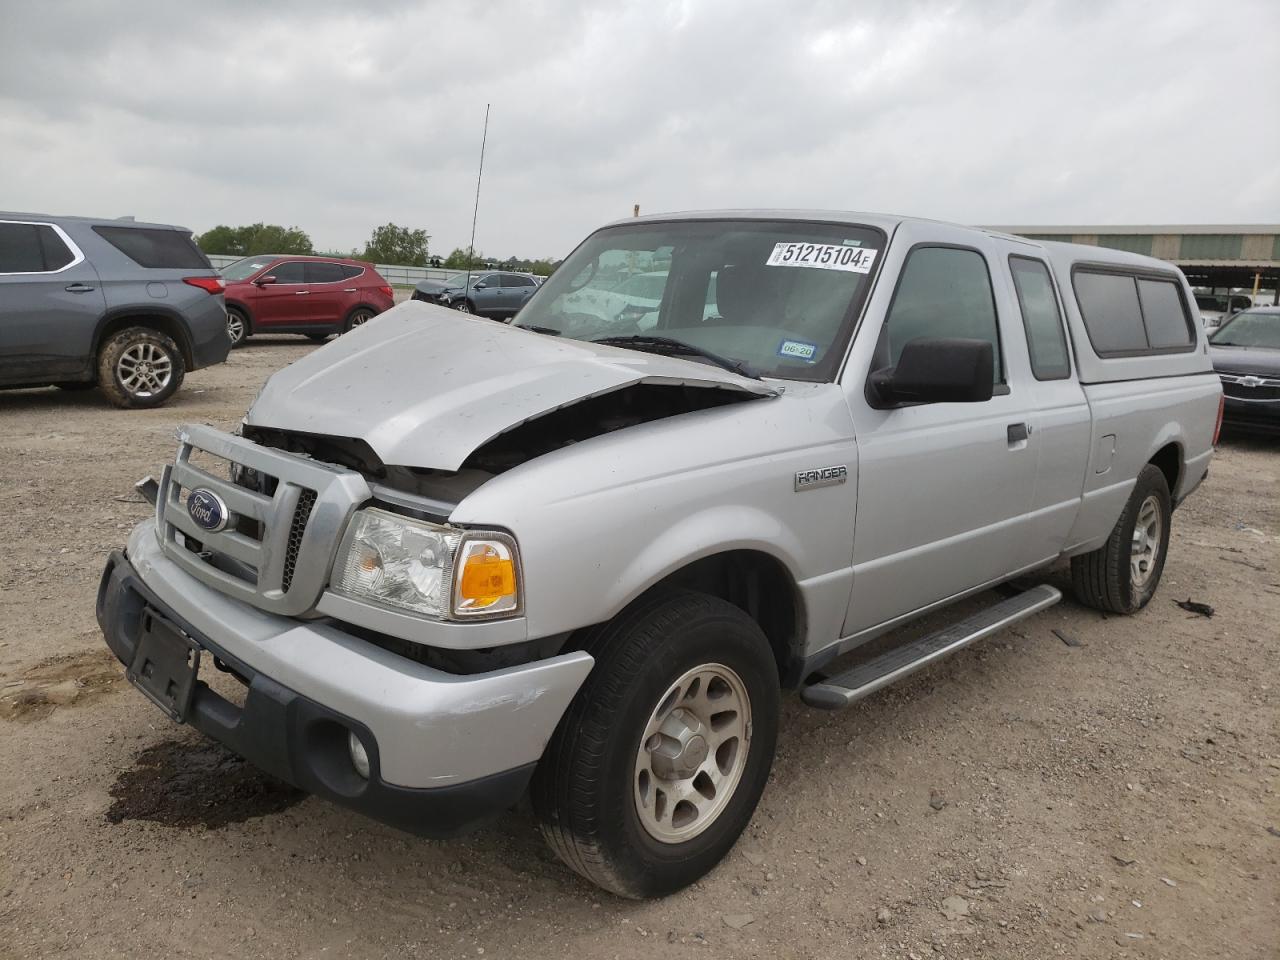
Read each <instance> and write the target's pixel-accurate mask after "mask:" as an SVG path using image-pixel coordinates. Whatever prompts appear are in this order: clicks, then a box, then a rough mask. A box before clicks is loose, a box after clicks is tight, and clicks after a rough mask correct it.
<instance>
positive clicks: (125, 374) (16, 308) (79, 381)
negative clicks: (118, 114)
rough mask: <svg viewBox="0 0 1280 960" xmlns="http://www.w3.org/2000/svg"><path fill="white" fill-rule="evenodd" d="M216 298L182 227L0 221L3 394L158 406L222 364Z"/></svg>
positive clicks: (215, 283) (223, 342)
mask: <svg viewBox="0 0 1280 960" xmlns="http://www.w3.org/2000/svg"><path fill="white" fill-rule="evenodd" d="M222 289H223V283H222V278H221V277H219V276H218V273H217V271H216V270H214V269H213V267H212V266H211V265H210V263H209V260H208V258H207V257H206V256H205V255H204V254H203V253H201V252H200V248H199V247H197V246H196V245H195V242H194V241H193V240H192V239H191V231H190V230H187V229H185V228H184V227H174V226H168V225H166V224H159V223H138V222H137V221H134V220H132V219H124V220H100V219H94V218H91V217H50V216H43V215H40V214H32V213H0V387H3V388H9V387H44V386H58V387H62V388H63V389H65V390H81V389H91V388H92V387H94V386H95V385H96V386H97V387H98V388H99V389H100V390H101V391H102V393H103V394H104V395H105V396H106V398H107V399H108V400H110V401H111V403H113V404H115V405H116V406H118V407H155V406H159V405H160V404H162V403H164V402H165V401H166V400H168V399H169V398H170V397H171V396H173V394H174V393H175V392H176V391H177V389H178V387H180V386H181V385H182V380H183V378H184V377H185V376H186V374H187V372H188V371H191V370H198V369H200V368H201V367H207V366H209V365H210V364H214V363H222V361H224V360H226V359H227V351H228V350H229V349H230V347H231V344H230V341H229V340H228V339H227V316H226V312H225V310H224V309H223V301H222Z"/></svg>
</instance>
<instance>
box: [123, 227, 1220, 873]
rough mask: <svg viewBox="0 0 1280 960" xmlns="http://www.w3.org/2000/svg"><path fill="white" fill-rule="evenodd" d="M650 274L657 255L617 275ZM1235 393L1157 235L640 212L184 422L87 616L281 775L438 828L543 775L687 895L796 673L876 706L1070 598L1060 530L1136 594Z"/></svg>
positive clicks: (495, 806) (351, 337)
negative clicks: (1144, 241)
mask: <svg viewBox="0 0 1280 960" xmlns="http://www.w3.org/2000/svg"><path fill="white" fill-rule="evenodd" d="M639 275H644V276H646V277H648V278H650V280H652V278H653V277H655V276H658V277H660V279H661V285H662V290H661V296H660V297H659V298H656V299H654V300H652V301H650V302H649V303H647V304H644V305H640V306H639V307H637V306H636V305H634V304H632V305H629V306H628V308H627V309H625V310H614V309H613V308H612V307H611V306H610V304H611V303H612V302H613V300H614V299H616V298H611V297H609V296H607V294H608V292H609V291H611V290H614V289H616V288H617V287H619V286H620V285H622V284H624V283H625V282H626V281H627V280H628V279H629V278H631V277H635V276H639ZM1221 398H1222V390H1221V386H1220V383H1219V380H1218V377H1217V376H1216V375H1215V374H1214V372H1213V368H1212V365H1211V363H1210V360H1209V356H1208V353H1207V348H1206V344H1205V337H1204V332H1203V330H1202V326H1201V324H1200V323H1199V320H1198V318H1197V316H1196V312H1195V299H1194V297H1193V295H1192V292H1191V290H1190V288H1189V287H1188V286H1187V283H1186V281H1185V280H1184V278H1183V277H1182V275H1181V274H1180V273H1179V272H1178V271H1177V270H1176V269H1174V268H1173V267H1171V266H1170V265H1169V264H1167V263H1163V262H1161V261H1159V260H1153V259H1151V258H1149V257H1142V256H1137V255H1135V254H1131V253H1125V252H1121V251H1116V250H1105V249H1100V248H1096V247H1085V246H1073V245H1070V244H1061V243H1039V242H1031V241H1028V240H1024V239H1021V238H1018V237H1013V236H1004V235H1000V234H996V233H991V232H987V231H983V230H978V229H970V228H966V227H960V226H952V225H948V224H945V223H937V222H933V221H926V220H912V219H906V218H901V217H889V216H879V215H869V214H852V213H821V212H793V211H753V212H741V211H732V212H716V213H691V214H682V215H671V216H658V217H649V218H638V219H629V220H626V221H624V222H620V223H616V224H612V225H610V226H606V227H604V228H602V229H600V230H597V231H596V232H595V233H593V234H591V235H590V236H589V237H588V238H587V239H586V240H585V241H583V242H582V244H581V245H580V246H579V247H578V248H577V249H576V250H575V251H574V252H573V253H572V254H571V255H570V256H569V257H568V259H567V260H565V262H564V263H563V265H562V266H561V267H560V268H559V269H558V270H557V271H556V272H555V274H554V275H553V276H552V277H551V278H550V279H549V280H547V282H546V283H545V284H543V285H542V286H541V287H539V289H538V290H537V291H536V292H535V293H534V294H533V296H532V298H531V299H530V300H529V302H528V304H527V305H526V306H525V307H524V308H523V309H522V310H521V311H520V313H519V314H517V315H516V316H515V318H514V319H513V320H512V321H511V322H510V323H494V322H492V321H491V320H484V319H476V318H474V317H470V316H466V315H463V314H460V313H458V312H456V311H453V310H449V309H446V308H443V307H440V306H438V305H435V304H428V303H422V302H410V303H405V304H401V305H400V306H397V307H395V308H394V309H392V310H389V311H387V312H386V313H385V314H383V315H381V316H379V317H377V318H375V319H374V320H372V321H370V322H369V323H368V324H365V325H364V326H361V327H359V328H357V329H356V330H353V331H352V332H351V333H350V334H348V335H347V336H345V337H342V338H341V339H340V340H338V341H336V342H334V343H331V344H329V345H327V346H325V347H323V348H322V349H319V350H316V351H315V352H313V353H311V354H309V355H308V356H306V357H304V358H303V359H301V360H298V361H297V362H295V363H293V364H291V365H290V366H288V367H287V368H285V369H283V370H281V371H279V372H278V373H276V374H275V375H274V376H272V377H271V378H270V379H269V380H268V381H267V383H266V385H265V386H264V388H263V390H262V392H261V394H260V395H259V396H258V398H257V399H256V400H255V402H254V403H253V405H252V407H251V408H250V410H249V412H248V414H247V415H246V416H245V418H244V420H243V423H242V425H241V427H240V429H239V430H238V431H237V433H236V434H235V435H231V434H227V433H222V432H219V431H217V430H214V429H211V428H209V427H206V426H187V427H184V428H182V430H181V433H180V443H179V446H178V451H177V456H176V459H175V460H174V461H173V462H172V463H171V464H169V465H168V466H166V467H165V468H164V470H163V473H162V475H161V477H160V480H159V481H158V483H157V482H156V481H143V483H142V485H141V488H142V489H143V491H144V492H145V493H146V494H147V495H148V496H149V498H151V499H153V500H154V502H155V508H156V509H155V517H154V519H152V520H148V521H147V522H146V523H143V524H142V525H140V526H138V527H137V529H135V530H134V531H133V533H132V535H131V536H130V537H129V541H128V545H127V549H126V550H125V551H124V552H117V553H115V554H113V555H112V556H111V558H110V560H109V562H108V564H107V568H106V571H105V573H104V575H103V578H102V586H101V590H100V592H99V597H98V619H99V622H100V623H101V626H102V629H103V632H104V634H105V636H106V640H107V644H108V645H109V646H110V648H111V649H112V651H114V653H115V655H116V656H117V657H118V658H119V659H120V661H121V662H122V663H123V664H124V667H125V670H126V672H127V675H128V677H129V679H130V680H131V681H132V682H133V683H134V685H135V686H136V687H137V688H138V690H140V691H141V692H142V693H143V694H145V695H146V696H147V697H149V698H150V699H151V700H153V701H154V702H155V703H156V705H157V706H158V707H159V708H160V709H161V710H163V711H164V712H165V713H166V714H168V716H170V717H171V718H172V719H174V720H175V721H178V722H185V723H189V724H191V725H192V726H194V727H195V728H196V729H198V730H201V731H203V732H204V733H205V734H207V735H209V736H210V737H213V738H214V739H215V740H218V741H220V742H221V743H223V744H225V745H227V746H228V747H230V748H231V749H232V750H234V751H236V752H237V753H239V754H240V755H242V756H243V757H245V758H246V759H248V760H249V761H251V762H253V763H255V764H257V765H258V766H259V767H261V768H262V769H263V770H266V771H269V772H270V773H272V774H274V775H275V776H277V777H279V778H281V779H282V780H286V781H288V782H289V783H292V784H294V785H296V786H298V787H301V788H302V789H304V790H307V791H310V792H311V793H314V794H316V795H318V796H321V797H325V798H328V799H329V800H332V801H334V802H336V803H340V804H343V805H345V806H347V807H350V808H351V809H353V810H357V811H359V812H361V813H364V814H367V815H368V816H370V817H373V818H375V819H378V820H381V821H383V822H385V823H388V824H392V825H394V826H396V827H399V828H401V829H404V830H407V831H411V832H413V833H417V834H421V835H425V836H431V837H442V836H448V835H451V834H454V833H456V832H457V831H459V830H461V829H463V828H465V827H468V826H471V825H474V824H476V823H478V822H481V821H483V820H485V819H487V818H490V817H493V816H495V815H497V814H498V813H500V812H501V811H503V810H505V809H507V808H508V807H510V806H512V805H513V804H515V803H516V802H517V801H519V800H520V799H521V798H522V797H524V796H525V795H526V793H527V794H528V795H529V796H530V798H531V800H532V806H533V809H534V810H535V811H536V813H537V816H538V818H539V819H540V821H541V824H542V829H543V831H544V832H545V834H546V837H547V839H548V840H549V842H550V844H551V846H552V847H553V848H554V849H555V851H556V852H557V853H558V854H559V856H560V857H561V858H562V859H563V860H564V862H565V863H566V864H567V865H568V866H569V867H571V868H572V869H573V870H576V871H577V872H578V873H580V874H581V875H582V876H584V877H586V878H587V879H588V880H591V881H592V882H594V883H596V884H598V885H600V886H601V887H603V888H605V889H607V890H610V891H613V892H614V893H617V894H620V895H623V896H628V897H649V896H659V895H663V894H666V893H669V892H671V891H674V890H676V889H678V888H680V887H682V886H684V885H686V884H688V883H690V882H692V881H693V880H695V879H697V878H698V877H700V876H702V875H703V874H704V873H706V872H707V871H708V870H710V869H711V868H712V867H713V866H714V865H715V864H716V863H717V862H718V861H719V860H720V859H721V858H722V857H723V856H724V855H725V854H726V852H727V851H728V850H729V849H730V847H732V845H733V843H734V842H735V840H736V838H737V837H738V835H739V834H740V833H741V832H742V830H743V829H744V828H745V826H746V825H747V823H748V821H749V820H750V818H751V816H752V813H753V811H754V809H755V806H756V804H757V802H758V801H759V799H760V796H761V793H762V791H763V790H764V788H765V782H766V779H767V777H768V774H769V768H770V764H771V763H772V760H773V754H774V742H775V738H776V735H777V730H778V717H779V700H780V697H781V695H782V693H783V692H784V691H789V690H798V692H799V696H800V697H801V698H802V700H803V701H804V702H805V703H806V704H809V705H810V706H813V707H816V708H823V709H836V708H840V707H844V706H847V705H848V704H850V703H853V702H855V701H857V700H858V699H859V698H861V697H865V696H867V695H868V694H870V693H872V692H874V691H876V690H878V689H880V688H881V687H883V686H885V685H886V684H888V683H890V682H892V681H894V680H896V679H898V678H899V677H902V676H904V675H906V674H908V673H910V672H911V671H913V670H916V669H919V668H921V667H923V666H925V665H926V664H929V663H932V662H934V661H936V660H937V659H938V658H940V657H943V656H945V655H946V654H948V653H950V652H952V651H954V650H956V649H958V648H961V647H963V646H965V645H966V644H970V643H973V642H975V641H977V640H980V639H981V638H983V637H986V636H989V635H991V634H992V633H994V632H996V631H998V630H1001V629H1003V628H1004V627H1006V626H1008V625H1009V624H1011V623H1014V622H1016V621H1018V620H1020V619H1022V618H1025V617H1030V616H1033V615H1035V614H1036V613H1037V612H1039V611H1041V610H1044V609H1045V608H1046V607H1049V606H1051V605H1052V604H1054V603H1057V602H1058V601H1059V600H1060V599H1061V595H1060V592H1059V590H1058V589H1056V588H1055V587H1054V586H1052V585H1051V584H1048V583H1044V582H1042V581H1043V577H1040V578H1037V577H1036V573H1037V572H1038V571H1044V570H1045V569H1046V568H1048V567H1050V566H1052V565H1054V564H1056V563H1059V562H1061V563H1062V565H1063V566H1064V567H1065V566H1068V565H1069V567H1070V580H1071V583H1072V586H1073V588H1074V593H1075V595H1076V599H1077V600H1078V601H1079V602H1081V603H1083V604H1086V605H1088V606H1090V607H1094V608H1096V609H1098V610H1104V611H1107V612H1109V613H1113V614H1140V611H1141V610H1142V608H1143V607H1144V606H1145V605H1146V604H1147V603H1148V601H1150V599H1151V597H1152V594H1153V593H1154V592H1155V590H1156V588H1157V586H1158V584H1159V582H1160V574H1161V570H1162V569H1163V567H1164V563H1165V555H1166V551H1167V550H1168V547H1169V533H1170V524H1171V523H1172V520H1173V513H1174V510H1175V508H1176V507H1177V505H1178V504H1179V503H1181V501H1182V500H1183V499H1184V498H1185V497H1187V496H1188V495H1189V494H1190V493H1191V492H1192V491H1193V490H1194V489H1195V488H1196V486H1197V485H1198V484H1199V483H1200V482H1201V481H1202V480H1203V479H1204V477H1205V474H1206V471H1207V469H1208V465H1209V459H1210V457H1211V455H1212V451H1213V446H1214V442H1215V439H1216V432H1217V428H1218V423H1219V419H1220V415H1221ZM1014 578H1017V581H1016V584H1010V583H1008V582H1009V581H1013V580H1014ZM1000 584H1006V586H1005V588H1004V590H1003V591H1001V592H991V588H992V587H995V586H996V585H1000ZM975 594H982V597H981V598H979V599H978V600H975V601H974V602H973V603H970V604H966V606H965V609H966V611H969V610H972V609H974V605H975V603H978V604H979V606H978V607H977V612H976V613H966V615H964V616H962V617H961V616H957V617H954V618H953V622H951V623H950V624H949V625H948V626H946V627H945V628H943V629H941V630H939V631H938V632H935V633H933V634H930V635H928V636H925V637H923V638H920V639H912V640H910V641H900V642H898V643H896V644H895V643H893V642H892V641H893V637H892V636H886V637H883V639H882V640H881V641H880V642H879V643H877V644H875V645H874V646H873V647H872V646H867V644H868V642H869V641H871V640H874V639H876V638H880V637H882V635H885V634H889V633H890V632H891V631H894V630H895V628H897V627H899V626H901V625H903V624H905V623H907V622H908V621H911V620H913V619H914V618H917V617H920V616H921V615H923V614H926V613H930V612H933V611H936V610H938V609H939V608H940V607H943V606H945V605H947V604H951V603H953V602H954V601H956V600H959V599H961V598H964V597H970V596H971V595H975ZM980 601H985V605H981V602H980ZM214 669H217V670H223V671H226V672H227V673H229V674H230V675H231V676H232V677H234V678H236V679H237V680H238V681H239V682H240V683H241V684H243V685H244V689H243V690H242V691H241V696H240V697H238V698H232V699H228V698H227V697H225V696H223V695H222V694H221V693H219V692H217V691H216V690H215V689H213V688H211V687H210V686H209V685H207V684H206V683H205V680H206V679H207V678H208V676H209V673H210V671H211V670H214ZM221 686H222V688H223V689H226V690H228V691H230V690H231V689H233V688H231V687H227V686H226V685H225V684H223V685H221Z"/></svg>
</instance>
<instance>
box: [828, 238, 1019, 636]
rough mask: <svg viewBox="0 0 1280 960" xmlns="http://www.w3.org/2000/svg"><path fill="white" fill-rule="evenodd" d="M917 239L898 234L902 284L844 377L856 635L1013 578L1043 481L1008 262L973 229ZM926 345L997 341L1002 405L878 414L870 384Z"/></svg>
mask: <svg viewBox="0 0 1280 960" xmlns="http://www.w3.org/2000/svg"><path fill="white" fill-rule="evenodd" d="M911 230H915V231H916V232H917V233H920V232H921V230H922V227H921V226H917V225H904V226H903V227H901V228H899V232H898V235H897V237H896V238H895V245H894V246H895V250H896V251H902V250H904V249H905V250H906V251H907V252H906V253H905V254H902V253H899V254H898V256H897V257H895V256H892V255H891V256H890V257H889V258H888V259H887V260H886V263H885V268H886V271H887V272H886V276H887V277H894V276H897V278H898V279H897V285H896V287H894V288H892V289H891V290H885V288H884V280H883V279H882V283H881V286H880V287H879V289H877V291H876V295H875V296H874V297H873V300H872V304H871V306H870V308H869V309H868V312H867V316H866V319H864V321H863V325H864V329H863V330H861V331H860V332H859V335H858V338H857V341H856V343H855V348H854V352H853V354H852V355H851V357H850V362H849V364H848V366H847V367H846V371H845V381H846V382H845V390H846V393H847V395H848V397H849V404H850V407H851V409H852V412H853V417H854V423H855V427H856V432H857V443H858V502H857V507H856V511H857V512H856V517H855V522H854V543H853V591H852V595H851V598H850V602H849V607H848V611H847V614H846V619H845V627H844V635H845V636H846V637H851V636H854V635H856V634H859V633H862V632H868V631H871V630H873V629H874V628H876V627H878V626H883V625H886V624H889V623H890V622H892V621H894V620H895V619H897V618H901V617H904V616H906V615H908V614H911V613H913V612H915V611H919V610H921V609H922V608H925V607H927V606H929V605H931V604H934V603H937V602H939V601H942V600H945V599H947V598H949V597H953V596H955V595H956V594H959V593H963V592H965V591H967V590H970V589H972V588H975V587H977V586H979V585H981V584H984V583H987V582H989V581H993V580H996V579H999V578H1002V577H1004V576H1006V575H1007V574H1009V573H1010V572H1011V571H1012V570H1013V569H1014V568H1016V567H1017V565H1018V563H1019V558H1021V557H1023V556H1025V554H1026V551H1025V550H1023V549H1020V547H1019V541H1020V539H1021V538H1022V537H1023V536H1024V535H1025V533H1026V532H1027V531H1026V529H1025V525H1026V523H1027V514H1028V512H1029V511H1030V508H1031V503H1032V497H1033V494H1034V486H1035V479H1036V457H1037V443H1036V440H1037V438H1036V435H1035V433H1034V430H1033V429H1032V425H1031V420H1032V417H1033V413H1034V400H1033V397H1032V395H1031V394H1032V390H1031V388H1030V384H1029V383H1028V382H1027V380H1026V379H1025V376H1026V375H1025V374H1024V371H1023V367H1024V366H1025V356H1024V355H1023V354H1015V353H1014V349H1015V347H1016V345H1017V334H1018V332H1019V331H1018V330H1017V328H1015V327H1014V326H1012V324H1013V323H1015V322H1016V319H1015V318H1016V317H1017V314H1016V312H1015V311H1014V310H1012V309H1009V304H1008V302H1007V298H1008V294H1007V291H1006V288H1005V285H1004V282H1003V278H1002V275H1001V274H1000V273H998V272H997V269H996V266H997V264H998V262H999V261H998V259H997V256H996V253H995V251H994V249H992V250H987V249H985V248H983V247H982V246H975V245H974V244H975V239H976V238H975V237H974V236H973V234H972V233H971V232H965V233H963V234H959V235H958V236H957V237H956V238H954V240H952V238H950V237H949V236H947V235H946V234H947V231H946V230H945V228H941V227H935V233H940V234H942V235H941V236H938V237H936V238H925V237H920V238H919V239H917V240H916V242H914V243H913V242H912V240H913V238H912V237H911V236H910V231H911ZM904 233H907V234H908V236H907V237H906V243H905V244H903V243H902V241H903V239H904V237H903V234H904ZM948 241H951V242H948ZM977 242H978V244H980V245H981V243H982V241H981V240H980V239H978V240H977ZM893 252H894V251H891V254H892V253H893ZM895 261H896V262H897V263H898V264H900V265H901V267H900V270H898V271H896V272H895V270H894V269H893V268H894V266H895ZM993 275H994V276H995V277H996V278H997V282H998V284H999V285H998V286H996V285H993V281H992V277H993ZM886 298H887V300H888V302H887V303H886V302H885V300H886ZM881 317H882V318H883V320H881V319H880V318H881ZM868 325H874V326H873V327H869V326H868ZM917 337H963V338H968V339H982V340H987V341H989V342H990V343H991V344H992V346H993V348H994V352H995V360H996V363H995V373H994V376H995V380H996V382H995V384H994V388H993V393H994V395H993V396H992V397H991V399H989V400H986V401H983V402H975V403H950V402H940V403H921V404H909V405H902V406H898V407H893V408H887V409H877V407H876V405H875V402H874V394H873V392H872V391H870V390H868V388H867V383H868V377H869V376H870V374H871V373H872V372H874V371H876V370H878V369H882V368H885V367H888V366H892V365H893V364H894V363H895V362H896V360H897V357H898V355H899V354H900V353H901V351H902V347H903V345H904V344H905V343H907V342H908V341H910V340H912V339H915V338H917ZM1006 347H1007V349H1002V348H1006ZM1011 359H1018V360H1019V362H1018V363H1013V362H1011Z"/></svg>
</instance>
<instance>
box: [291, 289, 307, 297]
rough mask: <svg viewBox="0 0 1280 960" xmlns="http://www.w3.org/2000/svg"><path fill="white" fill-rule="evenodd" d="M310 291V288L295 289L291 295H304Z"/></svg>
mask: <svg viewBox="0 0 1280 960" xmlns="http://www.w3.org/2000/svg"><path fill="white" fill-rule="evenodd" d="M310 292H311V291H310V290H295V291H293V295H294V296H295V297H305V296H306V295H307V294H308V293H310Z"/></svg>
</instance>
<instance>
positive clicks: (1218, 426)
mask: <svg viewBox="0 0 1280 960" xmlns="http://www.w3.org/2000/svg"><path fill="white" fill-rule="evenodd" d="M1226 405H1227V398H1226V397H1225V396H1223V395H1222V394H1218V422H1217V423H1215V424H1214V425H1213V445H1214V446H1215V447H1216V446H1217V445H1218V437H1219V436H1220V435H1221V434H1222V411H1223V409H1224V408H1225V407H1226Z"/></svg>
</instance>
